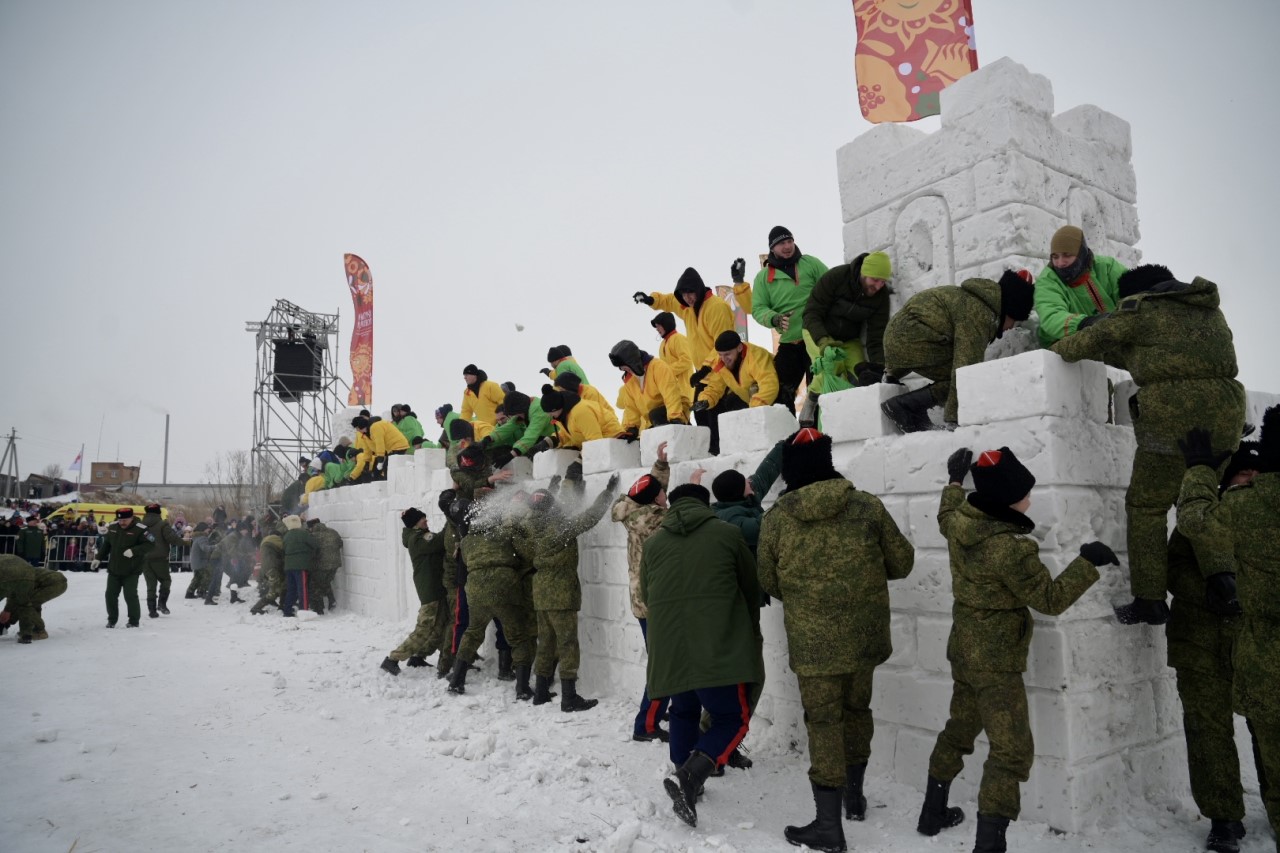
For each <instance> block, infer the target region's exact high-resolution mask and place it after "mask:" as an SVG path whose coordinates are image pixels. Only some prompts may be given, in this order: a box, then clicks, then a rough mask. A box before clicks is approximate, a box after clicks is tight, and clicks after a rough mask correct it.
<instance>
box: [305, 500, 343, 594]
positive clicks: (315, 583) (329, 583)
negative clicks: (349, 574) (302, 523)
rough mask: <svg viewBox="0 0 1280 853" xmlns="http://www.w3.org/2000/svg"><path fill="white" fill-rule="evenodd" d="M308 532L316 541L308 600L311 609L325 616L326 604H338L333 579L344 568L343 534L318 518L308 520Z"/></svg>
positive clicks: (308, 582)
mask: <svg viewBox="0 0 1280 853" xmlns="http://www.w3.org/2000/svg"><path fill="white" fill-rule="evenodd" d="M307 532H308V533H310V534H311V538H313V539H315V540H316V562H315V565H314V566H313V567H312V569H311V572H310V573H309V574H308V575H307V598H308V599H309V600H310V604H311V609H312V610H314V611H315V612H316V613H320V614H323V613H324V608H325V605H326V603H327V604H328V606H329V607H330V608H332V607H333V606H334V605H335V604H337V602H336V600H335V599H334V597H333V579H334V578H335V577H337V576H338V570H339V569H341V568H342V534H340V533H338V531H336V530H334V529H333V528H332V527H330V526H329V525H327V524H325V523H324V522H323V521H321V520H320V519H318V518H310V519H307Z"/></svg>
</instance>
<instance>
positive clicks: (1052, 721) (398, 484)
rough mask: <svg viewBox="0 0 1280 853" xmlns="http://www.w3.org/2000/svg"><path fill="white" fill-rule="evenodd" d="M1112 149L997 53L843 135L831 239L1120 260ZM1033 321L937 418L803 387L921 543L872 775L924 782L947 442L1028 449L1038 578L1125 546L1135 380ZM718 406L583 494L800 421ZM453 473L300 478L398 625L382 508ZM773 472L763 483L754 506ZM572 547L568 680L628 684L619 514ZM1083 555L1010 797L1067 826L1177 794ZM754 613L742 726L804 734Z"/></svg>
mask: <svg viewBox="0 0 1280 853" xmlns="http://www.w3.org/2000/svg"><path fill="white" fill-rule="evenodd" d="M1129 156H1130V140H1129V126H1128V124H1127V123H1126V122H1125V121H1123V120H1122V119H1120V118H1118V117H1116V116H1113V115H1110V114H1109V113H1106V112H1104V111H1102V110H1100V109H1098V108H1097V107H1093V106H1082V107H1077V108H1075V109H1072V110H1069V111H1067V112H1064V113H1062V114H1060V115H1056V116H1055V115H1054V114H1053V93H1052V88H1051V86H1050V84H1049V81H1048V80H1047V79H1045V78H1044V77H1041V76H1038V75H1034V74H1031V73H1029V72H1028V71H1027V70H1026V69H1025V68H1023V67H1022V66H1020V65H1018V64H1017V63H1015V62H1012V61H1010V60H1008V59H1001V60H999V61H998V62H995V63H992V64H991V65H988V66H986V67H985V68H983V69H981V70H979V71H977V72H975V73H974V74H971V75H970V76H968V77H965V78H964V79H962V80H960V81H959V82H958V83H956V84H955V85H953V86H951V87H950V88H948V89H946V90H944V91H943V93H942V128H941V130H940V131H938V132H936V133H934V134H926V133H923V132H921V131H919V130H916V129H914V128H911V127H907V126H905V125H880V126H878V127H876V128H874V129H873V130H871V131H869V132H868V133H866V134H864V135H862V136H860V137H859V138H858V139H856V140H854V141H853V142H851V143H850V144H848V145H846V146H844V147H843V148H842V149H840V151H839V152H838V154H837V162H838V172H839V179H840V190H841V198H842V203H843V214H844V220H845V224H844V244H845V256H846V259H847V260H848V259H852V258H853V257H855V256H857V255H858V254H860V253H862V252H868V251H875V250H884V251H887V252H889V254H890V256H891V257H892V258H893V260H894V264H895V275H894V287H895V290H896V296H895V309H896V308H897V307H899V306H900V305H901V303H902V301H903V300H905V299H906V298H907V297H908V296H910V295H912V294H913V293H916V292H918V291H920V290H922V289H924V288H928V287H934V286H937V285H941V284H953V283H959V282H960V281H962V280H963V279H965V278H969V277H973V276H982V277H986V278H992V279H998V278H999V277H1000V272H1001V271H1002V270H1003V269H1004V268H1005V267H1013V268H1018V267H1026V268H1028V269H1030V270H1032V271H1033V272H1038V271H1039V270H1040V269H1041V268H1042V267H1043V266H1044V264H1045V263H1046V255H1047V248H1048V243H1049V238H1050V236H1051V235H1052V234H1053V232H1054V231H1055V230H1056V229H1057V228H1058V227H1059V226H1061V225H1063V224H1066V223H1072V224H1076V225H1080V226H1081V227H1082V228H1083V229H1084V231H1085V233H1086V234H1087V236H1088V239H1089V242H1090V245H1091V246H1093V248H1094V250H1095V251H1096V252H1098V253H1099V254H1109V255H1114V256H1115V257H1117V258H1119V259H1120V261H1121V262H1123V263H1125V264H1126V265H1133V264H1135V263H1137V261H1138V258H1139V252H1138V250H1137V249H1136V248H1135V245H1134V244H1135V243H1136V242H1137V240H1138V217H1137V212H1136V208H1135V206H1134V203H1135V200H1136V181H1135V177H1134V171H1133V168H1132V165H1131V164H1130V161H1129ZM1033 322H1034V320H1033V321H1032V323H1033ZM1034 341H1035V339H1034V334H1033V333H1032V332H1031V330H1030V329H1019V330H1015V331H1013V332H1010V333H1008V334H1006V335H1005V338H1004V339H1002V340H1001V341H998V342H997V344H996V345H994V346H993V347H992V348H991V349H990V350H989V351H988V355H987V357H988V361H986V362H985V363H983V364H978V365H973V366H971V367H967V368H964V369H963V370H961V371H960V372H959V374H958V377H957V383H958V393H959V399H960V424H961V425H960V427H959V428H958V429H957V430H956V431H955V432H945V431H936V432H926V433H916V434H913V435H909V436H900V435H896V434H894V433H893V430H892V429H891V428H890V426H889V424H888V422H887V421H886V419H885V418H884V417H883V416H882V415H881V413H880V408H879V404H880V403H881V402H882V401H883V400H884V399H886V398H887V395H892V394H895V393H898V392H899V391H900V389H899V388H896V387H893V386H885V385H881V386H876V387H871V388H862V389H854V390H850V391H844V392H840V393H837V394H831V395H826V396H824V397H823V398H822V406H823V428H824V429H825V431H827V432H828V433H830V434H831V436H832V438H833V440H834V442H835V447H834V457H835V463H836V467H837V469H838V470H839V471H840V472H841V473H842V474H844V475H845V476H847V477H848V478H849V479H850V480H852V481H853V483H854V485H855V486H857V487H858V488H860V489H862V490H864V491H867V492H871V493H873V494H875V495H878V496H879V497H880V498H881V499H882V500H883V501H884V503H885V506H886V507H887V508H888V510H889V512H890V513H891V514H892V515H893V517H894V519H895V520H896V521H897V523H898V526H899V527H900V528H901V529H902V531H903V533H905V534H906V535H907V536H908V537H909V538H910V539H911V541H912V542H913V544H914V545H915V548H916V564H915V569H914V571H913V572H912V574H911V576H910V577H909V578H907V579H906V580H904V581H899V582H890V585H889V588H890V595H891V601H892V608H893V616H892V633H893V647H894V651H893V656H892V657H891V658H890V659H889V661H888V662H887V663H885V664H884V665H882V666H881V667H880V668H879V669H878V671H877V673H876V679H875V695H874V700H873V703H872V708H873V711H874V715H875V720H876V734H875V740H874V743H873V747H872V757H871V768H870V773H869V780H868V786H869V787H868V790H869V792H874V790H875V781H874V780H875V779H877V778H885V777H890V778H893V779H896V780H897V781H899V782H902V783H905V784H910V785H916V786H918V787H920V789H921V790H922V791H923V787H924V782H925V777H926V774H927V771H928V757H929V753H930V750H931V749H932V747H933V742H934V739H935V737H936V736H937V733H938V732H939V731H940V730H941V729H942V726H943V724H944V723H945V722H946V719H947V712H948V704H949V699H950V691H951V678H950V665H949V664H948V662H947V658H946V645H947V636H948V632H949V631H950V627H951V625H950V622H951V603H952V601H951V576H950V571H949V567H948V560H947V551H946V546H945V541H944V540H943V538H942V536H941V534H940V533H939V532H938V527H937V520H936V514H937V508H938V501H939V497H940V494H941V489H942V486H943V485H944V480H945V479H946V465H945V462H946V459H947V456H948V455H949V454H950V453H951V452H952V451H953V450H954V449H956V448H958V447H961V446H968V447H970V448H974V449H977V450H981V449H987V448H992V447H999V446H1002V445H1008V446H1009V447H1011V448H1012V449H1013V450H1014V451H1015V452H1016V453H1017V454H1018V457H1019V459H1021V460H1023V462H1024V463H1025V464H1026V465H1027V467H1028V468H1030V469H1031V471H1032V473H1034V474H1035V476H1036V481H1037V485H1036V488H1035V490H1034V491H1033V493H1032V506H1031V510H1030V512H1029V515H1030V516H1031V517H1032V518H1033V519H1035V520H1036V522H1037V527H1036V530H1035V533H1034V536H1035V537H1036V538H1037V539H1038V540H1039V541H1040V547H1041V558H1042V559H1043V560H1044V562H1045V563H1046V565H1048V566H1049V567H1050V569H1051V571H1053V572H1054V573H1055V574H1056V573H1057V572H1059V571H1061V570H1062V568H1063V567H1064V566H1065V565H1066V564H1067V563H1068V562H1070V561H1071V559H1073V558H1074V557H1075V556H1076V554H1077V551H1078V548H1079V546H1080V545H1081V544H1082V543H1084V542H1087V541H1090V540H1093V539H1099V540H1101V541H1103V542H1106V543H1108V544H1110V545H1111V546H1112V547H1114V548H1115V549H1116V551H1117V552H1119V553H1121V557H1122V560H1123V558H1124V553H1123V549H1124V546H1125V531H1124V490H1125V487H1126V485H1127V480H1128V475H1129V468H1130V464H1131V461H1132V457H1133V452H1134V440H1133V432H1132V429H1131V428H1130V427H1128V426H1127V425H1126V424H1125V421H1126V417H1125V416H1126V415H1127V406H1126V402H1127V396H1128V395H1129V394H1131V393H1132V391H1133V386H1132V382H1125V381H1124V380H1125V379H1127V377H1126V376H1124V375H1123V374H1119V373H1118V372H1117V371H1113V370H1109V369H1108V368H1106V367H1104V366H1103V365H1101V364H1098V363H1094V362H1084V363H1081V364H1075V365H1072V364H1067V363H1065V362H1063V361H1062V359H1060V358H1059V357H1058V356H1056V355H1054V354H1053V353H1050V352H1047V351H1043V350H1039V349H1035V342H1034ZM1112 387H1114V389H1115V391H1114V393H1112V390H1111V389H1112ZM1273 402H1275V398H1274V397H1272V398H1270V399H1268V398H1266V397H1264V396H1262V395H1251V399H1250V403H1251V405H1250V413H1249V419H1250V421H1251V422H1252V423H1258V422H1259V421H1258V418H1259V414H1260V411H1261V409H1262V407H1264V406H1265V405H1267V404H1270V403H1273ZM339 422H340V423H342V422H343V421H341V420H340V421H339ZM720 423H721V448H722V454H721V455H720V456H719V457H715V458H709V457H706V456H705V454H706V448H707V436H706V433H705V430H702V429H701V428H697V427H680V426H667V427H660V428H656V429H653V430H650V431H647V432H646V433H644V434H643V435H642V440H641V441H640V442H639V443H638V444H632V445H627V444H625V443H623V442H618V441H615V440H605V441H600V442H592V443H590V444H588V446H587V447H586V448H585V449H584V451H583V453H582V457H583V464H584V469H585V471H586V472H587V476H586V479H587V496H588V498H590V497H593V496H594V495H595V494H596V493H597V492H598V490H599V489H601V488H603V486H604V483H605V481H606V480H607V479H608V476H609V474H610V473H611V472H613V471H615V470H620V471H622V483H623V485H624V487H625V486H626V485H627V484H629V483H631V482H633V481H634V480H635V479H636V478H637V477H639V476H640V475H641V474H643V473H645V472H646V471H647V469H648V466H649V465H651V464H652V462H653V458H654V456H653V455H654V452H655V449H656V446H657V443H658V442H659V441H661V440H666V441H668V442H669V451H668V452H669V455H670V458H671V460H672V478H671V484H672V486H673V487H674V486H675V485H678V484H680V483H684V482H688V480H689V477H690V474H691V473H692V471H693V470H694V469H695V468H697V467H705V468H706V469H707V470H708V472H709V473H708V475H707V479H706V482H708V483H709V482H710V480H711V478H713V477H714V476H715V474H717V473H719V472H720V471H722V470H726V469H728V468H736V469H738V470H739V471H742V472H743V473H744V474H750V473H751V472H752V471H753V470H754V469H755V466H756V464H757V463H758V462H759V461H760V459H761V458H762V456H763V455H764V453H765V452H766V451H767V450H768V448H769V447H770V446H772V444H773V443H774V442H775V441H777V440H778V439H779V438H782V437H783V436H786V435H788V434H790V433H791V432H792V431H794V430H795V428H796V423H795V419H794V418H793V417H792V416H791V415H789V414H788V413H787V412H786V410H785V409H783V408H782V407H780V406H775V407H771V408H766V409H752V410H748V411H744V412H736V413H733V414H731V415H727V416H724V417H722V418H721V420H720ZM574 458H576V454H575V453H573V452H570V451H552V452H549V453H544V454H540V455H539V456H537V457H535V458H534V460H533V461H532V464H530V462H529V461H528V460H523V459H517V460H515V461H514V462H513V463H512V465H514V466H516V473H517V479H518V480H520V481H521V482H520V485H521V487H522V488H524V489H525V490H532V489H533V488H538V487H541V486H545V485H546V483H547V481H548V480H549V478H550V477H551V476H552V475H554V474H557V473H563V470H564V468H565V467H566V466H567V465H568V463H569V462H570V461H572V459H574ZM449 485H450V477H449V474H448V472H447V471H446V470H445V469H444V452H443V451H426V452H422V453H419V454H417V455H416V456H414V457H408V456H400V457H392V458H391V460H390V468H389V477H388V480H387V481H386V482H384V483H375V484H370V485H363V486H354V487H349V488H343V489H336V490H332V491H322V492H317V493H315V494H313V495H312V496H311V500H312V510H311V514H312V515H313V516H315V517H319V518H321V519H323V520H324V521H325V522H326V523H328V524H330V525H331V526H333V527H334V528H335V529H337V530H338V531H339V532H340V533H341V534H342V535H343V537H344V539H345V541H346V549H345V550H346V556H345V569H344V571H343V573H342V574H341V575H340V576H339V587H340V588H339V591H338V595H339V596H340V598H341V600H342V601H343V603H344V605H345V606H347V607H350V608H352V609H354V610H356V611H359V612H361V613H364V614H367V615H373V616H377V617H380V618H385V619H388V620H395V621H400V622H404V623H405V625H406V629H407V627H408V625H410V624H411V623H412V620H413V616H414V614H415V613H416V610H417V599H416V597H415V595H414V591H413V585H412V581H411V569H410V566H409V563H408V556H407V554H406V552H405V550H404V548H402V547H401V545H400V530H401V529H403V528H402V525H401V523H400V519H399V513H400V511H401V510H403V509H405V508H407V507H409V506H417V507H419V508H420V509H423V510H424V511H426V512H427V513H428V516H429V519H430V524H431V527H432V529H433V530H439V529H441V527H442V525H443V517H442V516H441V514H440V512H439V510H438V509H437V506H436V500H437V496H438V495H439V492H440V491H441V490H442V489H445V488H448V487H449ZM780 489H781V483H779V484H778V486H775V492H774V495H771V496H770V500H769V502H771V500H772V498H773V497H774V496H776V492H777V491H778V490H780ZM580 546H581V563H580V573H581V577H582V582H583V609H582V613H581V615H580V636H581V640H582V653H583V662H582V669H581V673H580V676H579V677H580V679H581V683H582V686H583V689H584V690H586V691H587V692H588V693H593V694H599V693H610V692H611V693H613V694H614V695H615V696H618V697H621V698H628V699H635V700H636V701H637V702H638V700H639V696H640V692H641V688H642V686H643V682H644V644H643V640H642V638H641V635H640V629H639V626H638V625H637V623H636V620H635V619H634V618H633V616H632V614H631V609H630V605H629V600H628V584H627V558H626V534H625V532H624V531H623V528H622V526H621V525H618V524H615V523H613V522H611V521H609V520H608V516H607V515H606V518H605V521H603V522H602V523H601V524H599V525H598V526H597V527H596V528H595V529H594V530H592V531H591V532H590V533H588V534H586V535H585V536H583V537H582V539H581V541H580ZM1102 575H1103V577H1102V580H1101V581H1100V582H1099V583H1098V584H1096V585H1095V586H1094V588H1093V589H1091V590H1090V591H1089V592H1088V593H1087V594H1086V595H1085V597H1084V598H1083V599H1082V600H1081V601H1080V602H1078V603H1077V604H1076V605H1075V606H1074V607H1072V608H1071V609H1069V610H1068V611H1067V613H1066V614H1065V615H1063V616H1061V617H1057V618H1054V617H1045V616H1041V615H1039V614H1037V615H1036V617H1035V635H1034V641H1033V643H1032V646H1031V656H1030V661H1029V667H1028V671H1027V673H1026V684H1027V689H1028V692H1029V694H1030V702H1029V704H1030V709H1031V723H1032V728H1033V731H1034V735H1035V744H1036V761H1035V766H1034V769H1033V770H1032V772H1031V779H1030V782H1029V783H1028V784H1026V785H1024V786H1023V815H1024V817H1025V818H1026V819H1031V820H1037V821H1042V822H1045V823H1048V824H1049V825H1050V826H1052V827H1055V828H1057V829H1061V830H1065V831H1076V830H1079V829H1082V828H1085V827H1088V826H1090V825H1094V824H1098V823H1107V822H1109V821H1110V820H1112V819H1114V817H1115V816H1117V815H1123V813H1124V811H1125V805H1126V803H1127V802H1129V801H1131V800H1134V799H1139V798H1141V799H1150V800H1155V801H1160V800H1162V799H1167V798H1170V797H1174V796H1181V795H1182V794H1183V793H1184V792H1185V790H1186V784H1187V783H1186V770H1185V745H1184V742H1183V739H1182V715H1181V711H1180V708H1179V704H1178V697H1177V691H1176V689H1175V685H1174V675H1173V671H1172V670H1170V669H1168V668H1167V667H1166V666H1165V648H1164V632H1163V630H1162V629H1159V628H1151V627H1149V626H1135V627H1125V626H1121V625H1119V624H1117V623H1116V621H1115V619H1114V617H1113V615H1112V612H1111V605H1112V603H1113V602H1119V601H1122V600H1124V601H1127V600H1128V598H1129V595H1128V576H1127V571H1126V570H1125V569H1124V568H1118V569H1117V568H1104V569H1102ZM762 628H763V632H764V638H765V663H766V668H767V673H768V677H767V684H766V687H765V691H764V696H763V697H762V699H761V701H760V704H759V707H758V710H757V713H756V717H755V719H754V720H753V721H752V730H751V734H750V735H748V740H747V743H748V745H749V746H752V747H753V748H755V749H757V750H759V751H761V752H764V753H766V754H767V752H768V751H770V750H771V749H775V748H776V749H787V748H789V747H790V745H791V744H793V743H794V744H799V745H800V748H803V745H804V743H805V740H806V738H805V734H804V729H803V721H802V717H801V709H800V705H799V701H798V691H797V687H796V682H795V677H794V675H793V674H792V673H791V671H790V669H789V668H788V666H787V651H786V639H785V635H784V632H783V627H782V608H781V607H780V606H778V605H776V604H775V605H774V606H772V607H769V608H765V609H764V611H763V613H762ZM375 664H376V662H374V661H373V660H372V659H371V666H373V665H375ZM985 754H986V744H985V740H982V739H980V740H979V744H978V748H977V752H976V753H975V755H974V756H973V757H971V758H970V759H969V760H968V761H967V762H966V763H965V771H964V773H963V774H962V775H961V776H960V777H959V778H958V779H957V780H956V783H955V785H954V787H953V799H954V800H964V799H972V798H973V797H975V796H976V785H977V781H978V779H979V778H980V776H981V770H982V762H983V761H984V760H985ZM1242 754H1247V752H1244V753H1242ZM796 784H797V785H804V784H805V782H804V779H803V778H797V780H796ZM872 797H873V798H874V793H872Z"/></svg>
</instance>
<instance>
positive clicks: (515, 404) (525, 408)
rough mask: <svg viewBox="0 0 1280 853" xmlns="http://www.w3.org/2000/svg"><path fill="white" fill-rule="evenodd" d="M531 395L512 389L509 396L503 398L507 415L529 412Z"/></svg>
mask: <svg viewBox="0 0 1280 853" xmlns="http://www.w3.org/2000/svg"><path fill="white" fill-rule="evenodd" d="M529 402H530V400H529V395H528V394H522V393H520V392H519V391H511V392H509V393H508V394H507V396H505V397H503V398H502V409H503V411H505V412H506V413H507V417H509V418H514V417H517V416H520V415H527V414H529Z"/></svg>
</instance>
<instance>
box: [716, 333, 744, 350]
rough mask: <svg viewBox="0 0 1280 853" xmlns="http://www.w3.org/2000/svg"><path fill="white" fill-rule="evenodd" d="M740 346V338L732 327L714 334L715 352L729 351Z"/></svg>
mask: <svg viewBox="0 0 1280 853" xmlns="http://www.w3.org/2000/svg"><path fill="white" fill-rule="evenodd" d="M740 346H742V338H741V337H739V335H738V333H737V332H735V331H734V330H733V329H729V330H728V331H726V332H721V333H720V334H719V335H717V336H716V343H715V347H716V352H729V351H730V350H735V349H737V348H738V347H740Z"/></svg>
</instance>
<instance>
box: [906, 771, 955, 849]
mask: <svg viewBox="0 0 1280 853" xmlns="http://www.w3.org/2000/svg"><path fill="white" fill-rule="evenodd" d="M949 793H951V783H950V782H939V781H938V780H937V779H935V778H933V777H932V776H930V777H929V781H928V782H927V783H925V788H924V808H922V809H921V810H920V820H919V821H918V822H917V823H916V832H918V833H920V834H921V835H937V834H938V833H939V832H942V830H944V829H949V828H950V827H953V826H958V825H959V824H960V822H961V821H963V820H964V812H963V811H961V810H960V809H958V808H956V807H955V806H951V807H948V806H947V794H949Z"/></svg>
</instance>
